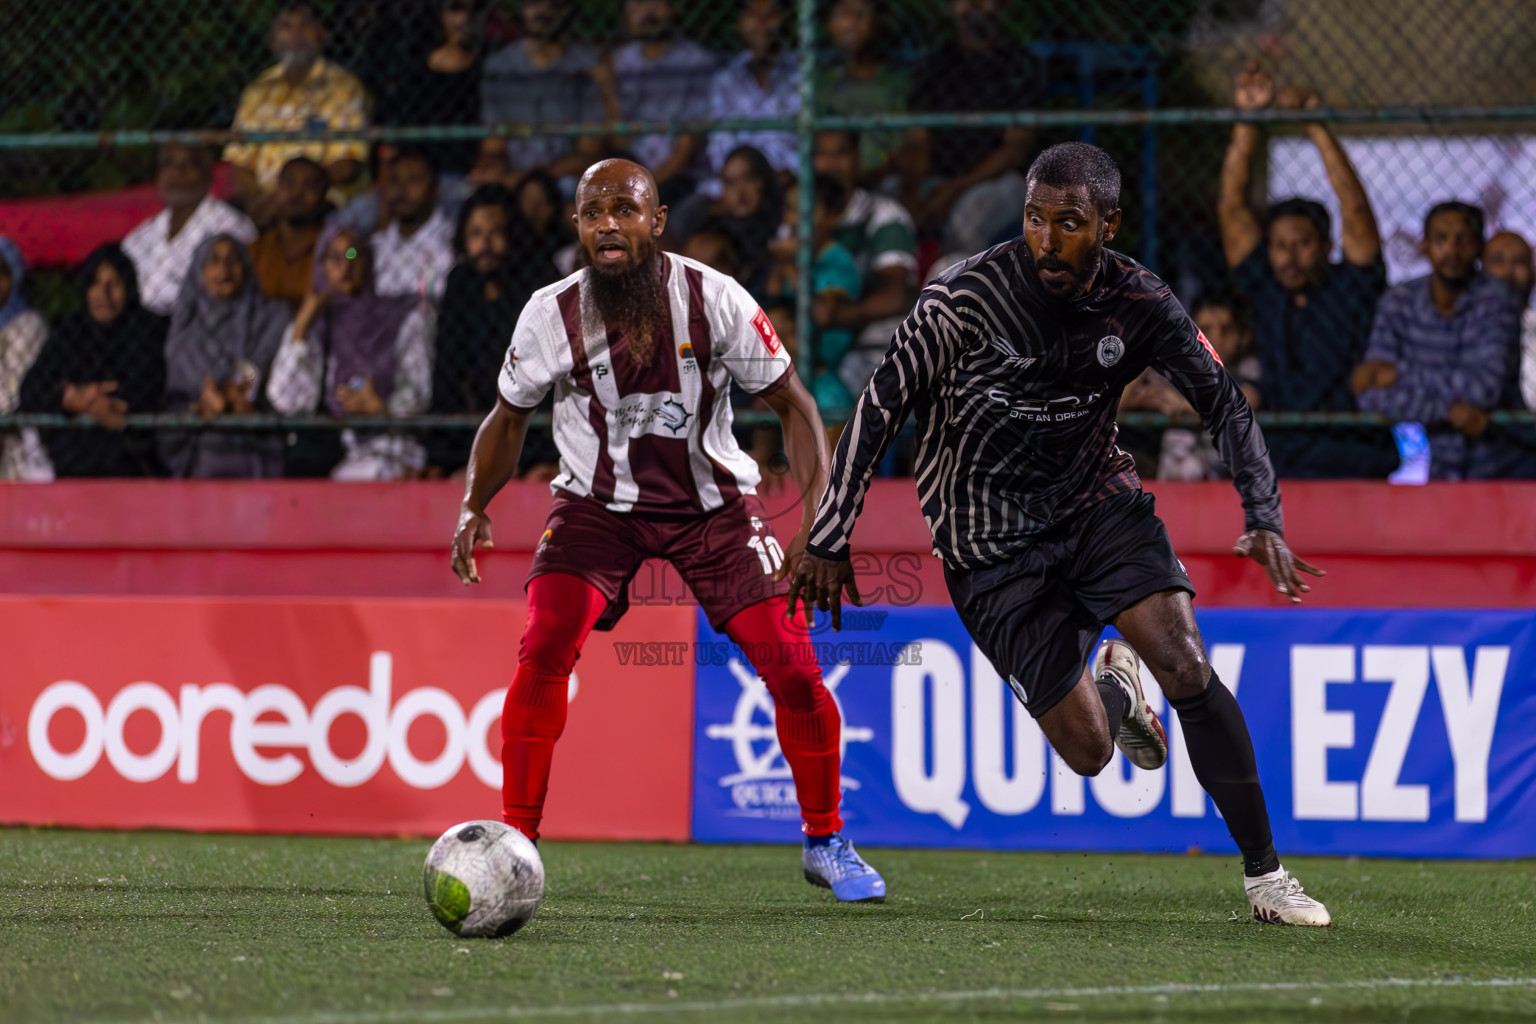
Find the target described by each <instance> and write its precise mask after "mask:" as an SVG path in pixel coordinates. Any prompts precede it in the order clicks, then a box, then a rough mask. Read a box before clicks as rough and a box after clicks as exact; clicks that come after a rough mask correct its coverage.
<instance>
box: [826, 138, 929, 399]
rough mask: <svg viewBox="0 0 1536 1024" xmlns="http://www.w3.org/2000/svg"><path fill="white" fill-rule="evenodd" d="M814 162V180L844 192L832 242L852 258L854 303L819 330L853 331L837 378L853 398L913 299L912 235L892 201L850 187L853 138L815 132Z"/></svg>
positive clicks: (855, 169) (855, 153) (855, 166)
mask: <svg viewBox="0 0 1536 1024" xmlns="http://www.w3.org/2000/svg"><path fill="white" fill-rule="evenodd" d="M815 159H816V173H817V174H818V175H821V174H825V175H827V176H829V177H831V178H834V179H836V180H837V181H840V182H841V183H842V184H843V187H844V188H846V189H848V190H849V192H848V205H847V206H845V207H844V208H843V213H842V216H841V217H840V218H839V219H838V222H837V230H836V231H835V232H834V237H835V238H836V239H837V242H838V244H839V245H841V246H842V247H843V248H844V249H847V250H848V252H849V253H851V254H852V255H853V259H854V264H855V265H856V266H857V267H858V269H859V296H860V298H859V300H858V301H857V302H848V303H841V304H839V305H837V306H836V307H834V308H832V309H831V310H829V312H828V315H829V317H830V319H829V320H828V321H827V322H826V323H823V324H821V325H820V326H822V327H824V328H825V327H845V328H847V329H849V330H851V331H853V332H855V340H854V344H853V348H852V349H850V350H849V352H848V354H847V355H846V356H845V357H844V358H843V362H842V367H841V370H840V375H841V377H842V380H843V383H844V384H845V385H846V386H847V388H848V393H849V394H851V395H855V396H857V395H858V394H859V393H860V392H861V391H863V390H864V385H865V384H867V383H869V377H870V375H871V374H872V373H874V372H875V367H876V366H878V365H880V360H882V359H884V358H885V350H886V349H887V348H889V347H890V344H891V338H892V337H893V336H894V335H895V333H896V328H897V327H899V326H900V325H901V321H902V319H903V318H904V317H905V316H906V315H907V312H908V310H910V309H911V308H912V303H913V301H914V299H915V298H916V284H917V231H916V228H915V227H914V226H913V224H912V217H911V215H909V214H908V213H907V211H906V210H905V209H903V208H902V205H901V204H900V203H898V202H897V201H896V200H894V199H891V198H890V197H889V196H884V195H880V194H878V193H875V192H869V191H866V190H865V189H862V188H858V187H856V185H855V183H856V182H857V181H858V179H859V136H858V133H856V132H820V133H818V134H817V136H816V154H815Z"/></svg>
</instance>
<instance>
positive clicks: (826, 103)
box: [816, 0, 979, 181]
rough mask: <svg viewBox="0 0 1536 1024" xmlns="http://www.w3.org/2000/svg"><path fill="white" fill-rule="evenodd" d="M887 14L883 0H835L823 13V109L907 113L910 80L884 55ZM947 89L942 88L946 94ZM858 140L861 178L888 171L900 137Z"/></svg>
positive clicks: (819, 90) (880, 134) (819, 86)
mask: <svg viewBox="0 0 1536 1024" xmlns="http://www.w3.org/2000/svg"><path fill="white" fill-rule="evenodd" d="M889 17H890V11H889V8H888V4H886V3H884V2H882V0H834V2H833V4H832V8H831V10H830V11H829V12H828V14H827V34H828V35H830V36H831V37H832V45H833V47H834V48H835V52H834V53H833V54H832V56H831V58H830V59H829V60H828V61H827V63H826V65H825V66H823V67H821V68H820V69H818V74H817V82H816V100H817V105H818V106H819V107H820V108H821V110H822V112H824V113H828V114H843V115H850V116H858V115H860V114H902V113H905V112H906V109H907V95H908V94H909V93H910V92H911V91H912V82H911V77H910V76H909V75H908V74H907V73H906V72H905V71H903V70H901V69H899V68H898V67H897V65H896V64H895V63H894V62H893V61H891V60H890V58H889V57H888V56H887V54H886V43H887V41H888V32H887V28H888V26H887V25H886V24H885V20H886V19H888V18H889ZM978 87H979V85H978ZM952 91H953V90H952V89H951V90H946V95H948V94H949V93H951V92H952ZM859 142H860V146H861V148H860V151H859V164H860V167H861V169H862V172H863V175H864V179H863V180H868V181H879V180H881V179H883V178H885V177H886V176H887V175H888V174H890V173H891V171H892V170H893V169H894V164H893V161H894V160H895V157H896V151H897V149H898V148H899V146H900V144H901V136H900V135H899V134H898V133H896V132H891V131H872V132H865V133H864V135H863V136H862V137H861V138H860V140H859Z"/></svg>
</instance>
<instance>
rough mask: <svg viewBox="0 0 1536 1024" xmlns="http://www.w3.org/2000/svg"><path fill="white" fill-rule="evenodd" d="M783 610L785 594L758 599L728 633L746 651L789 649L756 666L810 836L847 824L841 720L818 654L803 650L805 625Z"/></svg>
mask: <svg viewBox="0 0 1536 1024" xmlns="http://www.w3.org/2000/svg"><path fill="white" fill-rule="evenodd" d="M784 608H785V601H784V598H782V597H775V598H770V599H769V600H767V601H760V602H758V603H757V604H754V605H752V606H751V607H749V608H745V609H743V610H742V611H740V612H738V613H737V614H736V615H735V616H733V617H732V618H731V620H730V621H729V622H727V623H726V624H725V632H726V633H727V635H729V636H730V638H731V639H732V640H733V641H735V642H736V644H737V645H738V646H740V647H742V649H743V650H747V651H751V650H762V649H764V648H766V649H767V650H771V651H773V652H775V653H776V654H777V653H780V652H783V651H784V650H786V649H789V650H790V651H791V656H790V657H788V658H785V657H783V656H782V655H781V656H779V657H775V658H771V659H769V662H768V664H765V665H757V666H756V668H757V671H758V673H759V674H760V675H761V676H762V677H763V682H765V683H767V684H768V692H769V693H771V694H772V695H773V703H774V729H775V731H776V732H777V733H778V736H779V749H780V750H782V751H783V752H784V760H786V761H788V762H789V770H790V774H792V775H793V776H794V778H795V792H796V794H797V795H798V796H799V798H800V816H801V818H802V819H804V824H803V825H802V826H801V828H802V830H803V831H804V832H805V834H806V835H809V836H828V835H831V834H832V833H834V832H839V831H841V830H842V827H843V819H842V816H841V815H839V814H838V812H837V806H838V803H839V801H840V800H841V797H842V779H841V768H842V765H841V752H840V751H841V746H842V730H843V720H842V716H841V715H839V714H838V713H837V704H836V702H834V701H833V700H832V694H831V693H830V692H828V690H827V688H826V686H825V685H824V684H823V683H822V681H821V668H820V667H819V666H818V665H817V664H816V659H815V657H814V656H812V654H811V652H810V651H809V650H807V649H802V646H801V645H809V643H810V641H809V638H808V637H807V636H806V632H805V624H804V623H802V622H799V621H793V620H791V619H789V618H788V617H787V616H786V615H785V614H784ZM759 644H761V645H764V647H758V646H756V645H759Z"/></svg>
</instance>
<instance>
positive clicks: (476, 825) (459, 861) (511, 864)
mask: <svg viewBox="0 0 1536 1024" xmlns="http://www.w3.org/2000/svg"><path fill="white" fill-rule="evenodd" d="M422 889H423V891H424V892H425V894H426V897H427V905H428V906H429V907H431V908H432V914H433V916H434V917H436V918H437V919H438V920H439V921H441V922H442V924H443V927H444V928H447V929H448V930H449V931H451V932H453V933H454V934H456V935H462V936H465V937H466V938H489V937H491V936H495V937H497V938H500V937H501V936H503V935H511V934H512V933H513V932H515V931H517V930H518V929H519V928H521V927H522V926H523V925H525V924H527V923H528V920H529V919H530V918H531V917H533V915H534V914H535V913H537V912H538V909H539V903H540V902H542V901H543V899H544V862H543V861H541V860H540V859H539V851H538V848H537V847H535V846H534V845H533V844H532V843H531V842H529V841H528V839H527V837H525V836H524V835H523V834H522V833H521V832H519V831H518V830H517V829H515V828H513V827H511V826H510V825H503V824H502V823H501V822H499V821H465V822H461V823H459V824H457V825H455V826H453V827H452V828H450V829H449V830H448V831H446V832H444V833H443V834H442V836H441V837H440V838H439V839H438V840H437V842H435V843H433V844H432V849H431V850H430V851H429V852H428V853H427V863H426V865H425V867H424V868H423V869H422Z"/></svg>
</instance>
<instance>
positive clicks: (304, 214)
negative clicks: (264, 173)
mask: <svg viewBox="0 0 1536 1024" xmlns="http://www.w3.org/2000/svg"><path fill="white" fill-rule="evenodd" d="M328 184H329V181H328V179H327V178H326V176H325V168H323V167H321V166H320V165H319V164H317V163H315V162H314V161H313V160H311V159H310V158H309V157H307V156H296V157H294V158H293V159H292V160H289V161H288V162H287V163H286V164H284V165H283V172H282V173H281V174H280V175H278V177H277V221H276V222H275V223H274V224H273V225H272V226H271V227H269V228H267V229H266V230H265V231H263V232H262V233H261V234H260V235H258V236H257V238H256V241H255V242H254V243H252V245H251V259H252V261H253V262H254V264H255V266H256V280H257V283H259V284H260V285H261V293H262V294H263V295H266V296H269V297H271V298H274V299H282V300H284V301H285V302H287V303H288V304H289V305H291V306H292V307H293V308H294V309H295V310H297V309H298V308H299V304H300V303H302V302H303V301H304V296H305V295H306V294H308V292H309V276H310V274H311V273H312V272H313V270H314V263H315V243H316V242H318V241H319V239H320V230H321V228H322V226H323V225H324V223H325V215H326V213H327V211H329V210H330V204H329V203H327V202H326V200H325V190H326V186H327V185H328Z"/></svg>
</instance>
